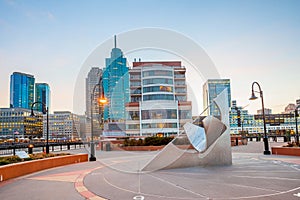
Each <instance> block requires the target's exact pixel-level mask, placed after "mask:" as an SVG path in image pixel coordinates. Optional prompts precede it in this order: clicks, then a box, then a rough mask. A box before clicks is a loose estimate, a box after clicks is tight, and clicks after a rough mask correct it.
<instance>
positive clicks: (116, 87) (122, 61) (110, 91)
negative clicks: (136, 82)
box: [103, 36, 129, 121]
mask: <svg viewBox="0 0 300 200" xmlns="http://www.w3.org/2000/svg"><path fill="white" fill-rule="evenodd" d="M114 39H115V44H114V48H113V49H112V51H111V57H110V58H106V61H105V62H106V67H105V68H104V69H103V87H104V94H105V97H106V98H107V99H108V104H107V105H106V106H105V108H104V119H105V120H109V121H124V120H125V104H126V103H127V102H129V75H128V67H127V66H126V63H127V59H126V58H125V57H124V56H123V52H122V51H121V49H119V48H117V42H116V36H115V38H114Z"/></svg>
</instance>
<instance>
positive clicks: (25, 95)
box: [10, 72, 35, 109]
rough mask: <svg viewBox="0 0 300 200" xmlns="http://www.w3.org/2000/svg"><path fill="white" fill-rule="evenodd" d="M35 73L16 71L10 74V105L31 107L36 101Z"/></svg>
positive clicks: (12, 106)
mask: <svg viewBox="0 0 300 200" xmlns="http://www.w3.org/2000/svg"><path fill="white" fill-rule="evenodd" d="M34 82H35V79H34V77H33V75H30V74H25V73H20V72H14V73H13V74H12V75H11V76H10V107H11V108H26V109H30V108H31V104H32V103H33V102H34Z"/></svg>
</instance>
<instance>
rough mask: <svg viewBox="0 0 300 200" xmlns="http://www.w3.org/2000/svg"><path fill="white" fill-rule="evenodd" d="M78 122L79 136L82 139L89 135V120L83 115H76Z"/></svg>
mask: <svg viewBox="0 0 300 200" xmlns="http://www.w3.org/2000/svg"><path fill="white" fill-rule="evenodd" d="M78 117H79V123H80V134H79V137H80V138H81V139H82V140H86V139H88V138H89V137H90V136H91V125H90V124H91V122H90V121H89V120H88V118H87V117H86V116H85V115H78Z"/></svg>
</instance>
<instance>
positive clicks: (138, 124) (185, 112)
mask: <svg viewBox="0 0 300 200" xmlns="http://www.w3.org/2000/svg"><path fill="white" fill-rule="evenodd" d="M185 71H186V69H185V68H184V67H183V66H181V62H134V63H133V68H132V69H131V70H130V71H129V74H130V97H131V102H130V103H129V104H127V105H126V135H128V136H151V135H160V136H169V135H177V134H179V132H180V130H181V129H182V125H183V124H184V123H186V122H187V121H191V119H192V113H191V110H192V109H191V108H192V107H191V102H189V101H187V91H186V84H185Z"/></svg>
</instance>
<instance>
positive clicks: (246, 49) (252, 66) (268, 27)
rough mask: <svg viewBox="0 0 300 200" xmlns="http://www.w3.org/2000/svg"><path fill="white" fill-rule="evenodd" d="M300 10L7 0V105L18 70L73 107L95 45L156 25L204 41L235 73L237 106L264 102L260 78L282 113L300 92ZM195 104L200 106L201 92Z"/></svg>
mask: <svg viewBox="0 0 300 200" xmlns="http://www.w3.org/2000/svg"><path fill="white" fill-rule="evenodd" d="M299 10H300V1H297V0H294V1H291V0H281V1H279V0H243V1H201V0H200V1H199V0H188V1H172V0H164V1H161V0H151V1H148V0H143V1H140V0H120V1H101V0H95V1H93V0H90V1H83V0H82V1H80V0H74V1H71V0H64V1H56V0H51V1H50V0H49V1H48V0H44V1H37V0H35V1H32V0H26V1H25V0H23V1H17V0H0V107H8V105H9V79H10V75H11V74H12V73H13V72H15V71H19V72H24V73H29V74H32V75H34V76H35V79H36V82H46V83H48V84H49V85H50V88H51V111H52V112H53V111H56V110H57V111H58V110H60V111H61V110H69V111H73V96H74V87H75V83H76V78H77V77H78V73H80V71H81V67H82V65H83V63H84V62H85V60H86V59H87V57H88V56H89V55H90V54H91V52H93V50H94V49H95V48H96V47H97V46H99V45H100V44H102V43H103V42H105V41H107V40H109V39H111V38H112V37H113V35H118V34H121V33H124V32H127V31H131V30H135V29H140V28H146V27H155V28H162V29H168V30H173V31H176V32H178V33H181V34H183V35H185V36H187V37H188V38H190V39H192V40H193V41H195V42H196V43H197V44H198V45H199V46H201V47H202V48H203V49H204V50H205V52H206V53H207V54H208V56H209V57H210V58H211V60H212V61H213V63H214V65H215V67H216V68H217V70H218V72H219V74H220V76H221V78H229V79H231V96H232V99H235V100H237V104H238V105H240V106H243V107H244V106H247V109H248V110H249V112H250V113H256V110H258V109H260V108H261V102H260V101H259V100H256V101H251V102H250V101H249V100H248V99H249V97H250V93H251V84H252V82H253V81H257V82H259V84H260V86H261V88H262V90H263V94H264V101H265V102H264V103H265V107H267V108H271V109H272V110H273V113H280V112H282V111H283V110H284V107H285V106H286V105H288V104H289V103H295V101H296V99H300V87H299V86H300V79H299V72H300V56H299V55H300V37H299V35H300V13H299ZM111 47H113V44H112V46H111ZM119 48H121V49H122V46H119ZM110 51H111V49H107V55H105V57H109V55H110ZM138 56H141V57H142V59H143V60H144V59H149V57H147V56H146V55H145V58H143V54H140V55H138ZM128 57H129V58H128V59H129V60H128V61H129V63H132V61H133V60H132V58H133V56H132V55H131V56H128ZM158 57H159V56H158ZM162 58H164V59H168V57H167V56H166V55H164V56H162ZM103 66H104V60H103V61H100V62H99V66H98V67H100V68H102V67H103ZM187 70H189V69H187ZM190 81H191V80H190ZM256 89H257V88H256ZM199 90H202V86H200V87H199ZM82 95H84V94H82ZM193 103H194V102H193ZM196 103H198V104H199V106H198V107H200V108H199V110H197V111H196V112H200V111H201V108H202V99H201V98H200V99H198V100H197V102H196ZM82 107H83V109H84V105H83V106H82ZM83 112H84V110H82V112H81V113H78V114H83Z"/></svg>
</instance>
